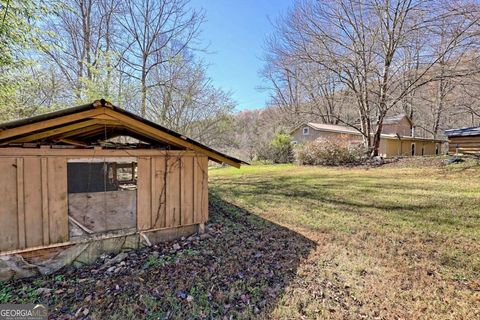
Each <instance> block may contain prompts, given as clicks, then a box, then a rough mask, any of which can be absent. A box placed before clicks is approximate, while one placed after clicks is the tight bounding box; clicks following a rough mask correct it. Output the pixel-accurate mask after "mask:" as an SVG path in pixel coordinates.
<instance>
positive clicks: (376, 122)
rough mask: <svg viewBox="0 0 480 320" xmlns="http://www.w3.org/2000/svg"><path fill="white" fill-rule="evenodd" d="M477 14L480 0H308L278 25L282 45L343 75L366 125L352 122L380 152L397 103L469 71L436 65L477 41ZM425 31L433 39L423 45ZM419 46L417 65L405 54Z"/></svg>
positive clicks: (280, 50) (283, 51)
mask: <svg viewBox="0 0 480 320" xmlns="http://www.w3.org/2000/svg"><path fill="white" fill-rule="evenodd" d="M478 18H479V15H478V7H477V6H476V5H474V4H468V3H466V2H463V1H453V2H452V3H450V2H443V1H412V0H394V1H391V0H383V1H380V0H372V1H359V0H332V1H327V2H316V1H301V2H299V3H298V4H297V5H296V6H295V7H294V9H293V10H292V11H291V12H290V13H289V14H288V16H287V17H286V18H285V19H284V20H283V21H281V23H280V24H279V25H278V27H277V33H278V34H279V37H280V38H281V45H279V46H277V47H276V48H275V50H276V52H277V55H282V56H288V57H290V59H294V60H298V61H303V62H308V63H314V64H317V65H318V66H319V68H320V69H322V70H328V71H330V72H331V73H333V74H335V75H336V77H337V78H338V80H339V82H340V83H341V86H340V88H339V91H343V92H345V93H346V94H348V95H351V96H352V97H354V99H355V105H356V109H357V112H358V123H359V125H357V124H356V123H355V122H354V123H349V125H350V126H353V127H355V128H357V130H359V131H360V132H361V133H362V134H363V136H364V141H365V144H366V146H367V147H368V148H369V150H370V152H371V155H372V156H375V155H377V154H378V149H379V146H380V135H381V133H382V127H383V119H384V118H385V117H386V115H387V113H388V112H389V111H390V110H391V109H393V108H395V107H396V106H397V105H398V104H401V102H405V99H406V97H408V96H409V95H412V93H413V92H414V91H415V90H416V89H417V88H419V87H421V86H424V85H426V84H427V83H430V82H433V81H438V80H440V79H441V78H444V79H445V78H447V77H458V76H461V75H464V73H461V74H460V73H450V74H443V75H442V74H437V73H435V72H432V70H433V69H434V68H435V67H436V66H438V65H439V64H440V63H441V61H442V59H444V58H445V57H446V56H447V55H448V54H454V53H455V52H457V51H459V50H465V48H466V47H468V46H470V45H472V44H474V43H475V38H476V31H475V28H476V25H477V22H478ZM446 19H447V21H448V24H449V28H448V30H447V31H448V32H447V33H445V34H444V45H442V46H439V45H438V28H437V26H438V24H439V23H442V22H443V21H445V20H446ZM419 32H421V33H422V37H424V39H426V40H428V41H431V42H430V43H427V44H422V46H420V47H419V46H418V43H416V41H418V35H419ZM415 46H416V47H415ZM412 47H415V48H416V49H418V51H417V55H416V56H414V58H416V59H417V64H418V65H417V67H412V59H406V58H405V57H406V56H407V55H408V54H411V53H412ZM405 78H408V79H409V80H408V82H407V83H406V81H405Z"/></svg>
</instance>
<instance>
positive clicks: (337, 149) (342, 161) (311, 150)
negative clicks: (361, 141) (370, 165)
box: [295, 139, 365, 166]
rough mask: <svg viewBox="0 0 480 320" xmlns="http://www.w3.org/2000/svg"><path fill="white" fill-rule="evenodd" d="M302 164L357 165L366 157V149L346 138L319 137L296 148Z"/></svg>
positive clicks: (298, 159) (298, 158) (297, 156)
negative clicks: (330, 138) (329, 138)
mask: <svg viewBox="0 0 480 320" xmlns="http://www.w3.org/2000/svg"><path fill="white" fill-rule="evenodd" d="M295 151H296V158H297V161H298V163H299V164H301V165H324V166H342V165H356V164H360V163H362V162H363V160H364V159H365V149H364V148H363V146H361V145H358V144H357V145H354V144H352V143H351V141H348V140H345V139H338V140H328V139H317V140H315V141H312V142H307V143H306V144H303V145H299V146H297V147H296V148H295Z"/></svg>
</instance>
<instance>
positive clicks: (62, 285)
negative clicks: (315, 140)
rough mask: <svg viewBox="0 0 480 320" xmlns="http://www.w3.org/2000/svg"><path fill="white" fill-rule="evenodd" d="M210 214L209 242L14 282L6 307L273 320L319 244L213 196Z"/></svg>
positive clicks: (102, 315) (64, 314)
mask: <svg viewBox="0 0 480 320" xmlns="http://www.w3.org/2000/svg"><path fill="white" fill-rule="evenodd" d="M209 209H210V219H209V222H208V224H207V231H208V235H209V237H206V239H204V240H198V239H197V240H193V241H188V239H187V240H184V241H179V242H178V243H179V244H180V246H181V247H182V248H181V249H180V250H172V247H173V244H172V243H166V244H162V245H159V246H157V247H152V248H144V249H141V250H136V251H130V253H129V256H128V258H127V259H126V260H125V261H124V267H122V268H120V270H119V271H118V272H117V271H115V272H113V273H107V272H105V270H103V271H99V268H100V267H101V265H102V264H103V262H102V261H98V262H97V263H96V264H93V265H89V266H84V267H81V268H78V269H75V268H74V267H68V268H65V269H64V270H61V271H60V272H57V273H56V274H54V275H51V276H46V277H42V278H36V279H27V280H22V281H16V282H15V281H14V282H10V283H7V284H6V285H5V286H3V288H4V291H5V292H4V293H5V294H7V295H8V297H9V298H7V299H6V301H3V303H5V302H17V303H18V302H44V303H47V304H48V305H49V310H50V313H51V315H50V318H51V319H66V318H70V317H76V318H83V319H90V318H91V319H212V318H215V319H216V318H223V317H224V316H227V318H228V319H230V318H242V319H244V318H253V317H257V316H259V317H268V316H269V314H270V313H271V312H272V310H273V309H274V308H275V306H276V305H277V304H278V302H279V299H281V297H282V295H283V294H284V292H285V289H286V287H287V286H288V285H289V283H290V282H291V281H292V280H293V279H294V278H295V277H296V272H297V269H298V268H299V266H300V264H301V263H302V261H303V260H304V259H305V258H306V257H307V256H308V255H309V253H310V252H311V251H312V250H314V249H315V246H316V244H315V243H314V242H313V241H311V240H309V239H307V238H305V237H303V236H302V235H300V234H298V233H296V232H294V231H292V230H290V229H287V228H285V227H282V226H279V225H277V224H275V223H272V222H270V221H267V220H264V219H262V218H260V217H258V216H256V215H254V214H251V213H249V212H247V211H245V210H244V209H242V208H240V207H237V206H234V205H232V204H230V203H228V202H225V201H224V200H222V199H221V198H219V197H218V196H217V195H215V194H214V193H212V194H210V208H209ZM155 252H156V253H155ZM37 288H47V289H49V290H50V289H51V293H49V294H47V295H45V294H40V293H37ZM42 290H43V291H46V290H45V289H42ZM47 291H48V290H47ZM4 300H5V299H4ZM85 310H87V311H85ZM75 315H76V316H75Z"/></svg>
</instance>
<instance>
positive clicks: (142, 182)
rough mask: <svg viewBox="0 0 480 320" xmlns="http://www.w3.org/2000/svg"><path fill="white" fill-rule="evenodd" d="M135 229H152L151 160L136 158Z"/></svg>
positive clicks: (148, 158)
mask: <svg viewBox="0 0 480 320" xmlns="http://www.w3.org/2000/svg"><path fill="white" fill-rule="evenodd" d="M137 168H138V169H137V170H138V172H137V173H138V181H137V227H138V229H139V230H148V229H150V228H152V200H151V199H152V158H150V157H139V158H138V167H137Z"/></svg>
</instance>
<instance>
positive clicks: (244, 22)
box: [191, 0, 292, 110]
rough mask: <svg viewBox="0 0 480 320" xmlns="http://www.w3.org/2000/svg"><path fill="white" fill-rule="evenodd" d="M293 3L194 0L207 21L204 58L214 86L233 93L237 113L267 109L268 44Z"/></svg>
mask: <svg viewBox="0 0 480 320" xmlns="http://www.w3.org/2000/svg"><path fill="white" fill-rule="evenodd" d="M291 4H292V2H291V0H192V1H191V5H192V7H193V8H203V9H204V12H205V17H206V20H207V21H206V22H205V23H204V25H203V27H202V41H203V43H204V44H209V46H208V51H209V53H208V54H205V55H204V54H202V58H203V59H204V60H205V61H206V62H207V63H208V64H209V67H208V75H209V76H210V77H211V78H212V81H213V84H214V85H215V86H217V87H221V88H222V89H224V90H226V91H231V92H232V93H233V99H234V100H235V101H236V102H237V104H238V106H237V110H243V109H258V108H263V107H264V106H265V104H266V103H267V102H268V92H260V91H258V90H257V89H256V88H257V87H258V86H261V85H262V78H261V77H260V76H259V74H258V72H259V70H260V69H261V68H262V65H263V62H262V57H263V55H264V41H265V38H266V37H267V35H268V34H270V33H271V32H272V31H273V30H272V29H273V28H272V25H271V22H270V20H272V21H274V20H275V19H276V18H277V17H278V16H279V15H281V14H283V13H284V12H285V11H286V10H287V9H288V8H289V7H290V5H291Z"/></svg>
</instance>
